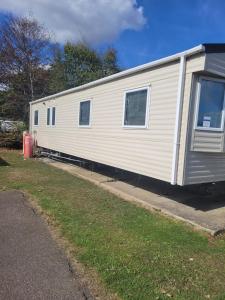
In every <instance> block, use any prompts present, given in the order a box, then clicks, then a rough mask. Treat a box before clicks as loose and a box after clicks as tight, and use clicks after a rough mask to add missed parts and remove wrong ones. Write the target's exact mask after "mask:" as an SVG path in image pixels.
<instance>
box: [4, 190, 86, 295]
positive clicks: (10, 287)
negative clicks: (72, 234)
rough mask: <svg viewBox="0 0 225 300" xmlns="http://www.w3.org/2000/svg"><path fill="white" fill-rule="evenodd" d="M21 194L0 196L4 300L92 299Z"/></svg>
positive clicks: (42, 222) (5, 193) (7, 193)
mask: <svg viewBox="0 0 225 300" xmlns="http://www.w3.org/2000/svg"><path fill="white" fill-rule="evenodd" d="M87 294H88V291H86V289H82V288H81V287H80V285H79V283H78V282H77V280H75V278H74V276H73V274H72V272H71V271H70V267H69V264H68V261H67V259H66V257H65V255H64V254H63V253H62V251H61V249H59V247H58V246H57V244H56V242H55V241H54V240H53V239H52V238H51V235H50V233H49V231H48V229H47V227H46V224H45V223H44V221H43V220H42V219H41V218H40V217H39V216H38V215H36V214H35V212H34V211H33V210H32V209H31V208H30V207H29V206H28V204H27V202H26V200H25V199H24V197H23V195H22V194H21V193H20V192H15V191H10V192H1V193H0V299H1V300H3V299H4V300H11V299H12V300H14V299H15V300H28V299H29V300H33V299H35V300H36V299H38V300H39V299H46V300H47V299H48V300H50V299H54V300H58V299H62V300H67V299H68V300H70V299H77V300H83V299H90V298H89V297H88V295H87Z"/></svg>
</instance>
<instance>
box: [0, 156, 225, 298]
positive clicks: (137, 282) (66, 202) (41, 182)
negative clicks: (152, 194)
mask: <svg viewBox="0 0 225 300" xmlns="http://www.w3.org/2000/svg"><path fill="white" fill-rule="evenodd" d="M0 156H1V157H2V159H3V160H5V161H7V162H8V163H9V166H7V167H4V166H2V167H0V189H1V188H2V189H20V190H23V191H26V192H28V193H30V194H31V195H32V196H33V197H35V198H36V199H37V201H38V203H39V205H41V207H42V209H44V210H45V211H46V212H47V214H48V216H49V217H50V218H52V219H53V220H54V221H55V222H56V223H57V224H58V226H59V228H60V230H61V232H62V234H63V236H64V237H65V238H66V239H68V240H69V241H70V243H71V244H72V245H73V246H74V248H75V249H76V251H74V253H75V254H74V255H76V259H78V260H80V261H81V262H82V263H83V264H85V266H87V267H89V268H90V269H94V270H96V271H97V272H98V274H99V276H100V278H101V279H102V280H103V282H104V283H105V285H106V286H107V287H108V288H109V289H110V290H111V291H113V292H115V293H117V294H118V295H119V296H120V297H121V298H122V299H127V300H128V299H129V300H131V299H132V300H140V299H143V300H149V299H162V300H165V299H170V298H172V299H176V300H200V299H202V300H203V299H218V300H219V299H221V300H222V299H225V285H224V282H225V240H224V237H218V238H215V239H213V238H212V237H209V236H207V235H206V234H202V233H199V232H195V231H193V230H192V228H191V227H190V226H186V225H185V224H183V223H181V222H178V221H174V220H171V219H168V218H166V217H164V216H161V215H160V214H158V213H152V212H148V211H146V210H145V209H142V208H138V207H136V206H135V205H133V204H131V203H128V202H125V201H123V200H121V199H119V198H118V197H116V196H114V195H112V194H110V193H109V192H106V191H104V190H102V189H101V188H100V187H97V186H95V185H93V184H91V183H89V182H87V181H85V180H82V179H79V178H77V177H75V176H72V175H70V174H69V173H67V172H64V171H62V170H59V169H56V168H54V167H50V166H48V165H46V164H44V163H41V162H40V161H37V160H27V161H24V160H23V158H22V157H21V156H20V155H19V153H16V152H8V153H7V152H0Z"/></svg>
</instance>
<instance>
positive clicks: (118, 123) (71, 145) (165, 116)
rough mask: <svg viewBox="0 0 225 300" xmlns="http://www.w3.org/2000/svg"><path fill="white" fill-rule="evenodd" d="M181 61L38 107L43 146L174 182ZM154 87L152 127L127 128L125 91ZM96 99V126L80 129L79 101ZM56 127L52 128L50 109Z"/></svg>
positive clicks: (38, 129) (38, 133)
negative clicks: (174, 149) (174, 151)
mask: <svg viewBox="0 0 225 300" xmlns="http://www.w3.org/2000/svg"><path fill="white" fill-rule="evenodd" d="M178 75H179V64H178V62H172V63H170V64H167V65H164V66H161V67H158V68H155V69H152V70H149V71H145V72H141V73H139V74H135V75H131V76H128V77H125V78H121V79H120V80H114V81H112V82H108V83H105V84H102V85H99V86H96V87H92V88H89V89H86V90H83V91H79V92H75V93H73V94H68V95H65V96H62V97H59V98H56V99H53V100H48V101H45V104H44V105H43V103H37V104H34V105H32V110H33V111H34V110H35V109H39V111H40V125H39V126H38V127H33V128H32V130H33V131H36V133H35V136H36V138H37V142H38V145H40V146H42V147H45V148H50V149H52V150H56V151H60V152H64V153H68V154H71V155H74V156H79V157H82V158H86V159H89V160H94V161H97V162H100V163H104V164H109V165H111V166H115V167H118V168H122V169H125V170H128V171H133V172H136V173H140V174H143V175H147V176H151V177H154V178H157V179H161V180H165V181H170V177H171V165H172V153H173V139H174V127H175V116H176V99H177V88H178ZM148 85H150V86H151V93H150V110H149V128H148V129H125V128H123V127H122V122H123V99H124V92H125V91H126V90H129V89H134V88H138V87H142V86H148ZM85 99H91V100H92V112H91V128H79V127H78V118H79V102H80V101H81V100H85ZM48 106H55V107H56V126H55V127H48V126H46V117H47V115H46V107H48Z"/></svg>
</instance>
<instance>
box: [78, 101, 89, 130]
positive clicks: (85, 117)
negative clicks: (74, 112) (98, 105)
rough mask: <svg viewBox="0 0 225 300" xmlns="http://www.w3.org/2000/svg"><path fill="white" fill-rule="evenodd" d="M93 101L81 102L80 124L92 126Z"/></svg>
mask: <svg viewBox="0 0 225 300" xmlns="http://www.w3.org/2000/svg"><path fill="white" fill-rule="evenodd" d="M90 111H91V101H90V100H88V101H82V102H80V114H79V126H90Z"/></svg>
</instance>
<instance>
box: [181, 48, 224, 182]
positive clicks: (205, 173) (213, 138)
mask: <svg viewBox="0 0 225 300" xmlns="http://www.w3.org/2000/svg"><path fill="white" fill-rule="evenodd" d="M205 71H207V72H210V76H218V75H219V76H223V77H225V53H210V54H206V60H205ZM194 113H195V95H193V97H191V108H190V119H189V131H188V143H187V152H186V163H185V175H184V184H196V183H204V182H216V181H223V180H225V153H224V152H222V153H215V151H224V132H223V133H222V134H221V133H218V132H212V131H209V132H207V131H205V132H203V131H194V132H193V126H194V125H193V124H194ZM193 138H194V141H193V140H192V139H193ZM196 140H198V143H197V142H196ZM193 142H194V144H193ZM193 147H194V148H193ZM206 149H207V151H208V152H206ZM191 150H199V151H201V150H202V152H197V151H191Z"/></svg>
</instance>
